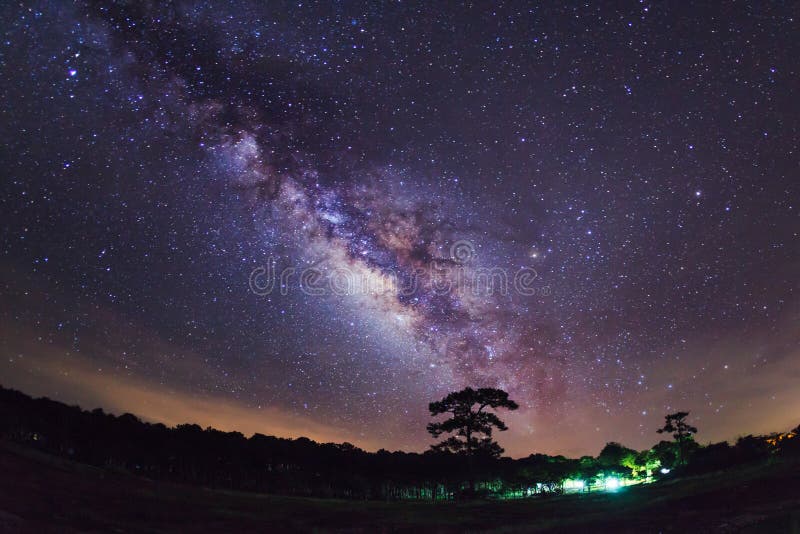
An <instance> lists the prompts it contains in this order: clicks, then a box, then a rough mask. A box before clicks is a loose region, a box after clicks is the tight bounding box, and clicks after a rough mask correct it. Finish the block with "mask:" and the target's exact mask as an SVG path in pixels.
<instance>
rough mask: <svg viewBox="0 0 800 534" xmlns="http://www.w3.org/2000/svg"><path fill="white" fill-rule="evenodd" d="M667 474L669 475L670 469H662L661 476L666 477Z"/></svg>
mask: <svg viewBox="0 0 800 534" xmlns="http://www.w3.org/2000/svg"><path fill="white" fill-rule="evenodd" d="M667 473H669V468H668V467H662V468H661V474H662V475H666V474H667Z"/></svg>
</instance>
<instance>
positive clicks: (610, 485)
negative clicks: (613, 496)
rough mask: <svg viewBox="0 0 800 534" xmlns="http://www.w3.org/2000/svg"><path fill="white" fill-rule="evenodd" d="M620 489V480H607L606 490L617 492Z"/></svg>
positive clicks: (612, 478)
mask: <svg viewBox="0 0 800 534" xmlns="http://www.w3.org/2000/svg"><path fill="white" fill-rule="evenodd" d="M618 488H619V479H618V478H614V477H609V478H607V479H606V489H609V490H615V489H618Z"/></svg>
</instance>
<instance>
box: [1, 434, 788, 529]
mask: <svg viewBox="0 0 800 534" xmlns="http://www.w3.org/2000/svg"><path fill="white" fill-rule="evenodd" d="M78 531H80V532H87V531H89V532H276V531H279V532H287V531H321V532H325V531H347V532H395V531H401V532H403V531H406V532H408V531H415V532H463V531H492V532H543V531H544V532H553V531H554V532H572V531H574V532H800V465H797V464H775V465H768V466H760V467H755V466H754V467H749V468H746V469H739V470H736V471H731V472H725V473H716V474H711V475H706V476H703V477H696V478H690V479H685V480H677V481H669V482H660V483H657V484H652V485H649V486H639V487H630V488H625V489H623V490H620V491H618V492H617V493H595V494H591V495H568V496H561V497H551V498H535V499H527V500H517V501H501V502H496V501H493V502H472V503H409V502H403V503H383V502H363V501H341V500H324V499H306V498H294V497H280V496H273V495H257V494H248V493H235V492H227V491H219V490H210V489H205V488H198V487H191V486H182V485H177V484H169V483H164V482H155V481H151V480H146V479H142V478H137V477H134V476H130V475H127V474H124V473H117V472H109V471H104V470H101V469H97V468H93V467H88V466H85V465H80V464H75V463H71V462H68V461H64V460H61V459H59V458H55V457H52V456H47V455H43V454H40V453H37V452H34V451H29V450H23V449H18V448H16V447H11V446H6V445H1V446H0V532H78Z"/></svg>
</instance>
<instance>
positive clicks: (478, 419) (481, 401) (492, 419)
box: [428, 388, 519, 459]
mask: <svg viewBox="0 0 800 534" xmlns="http://www.w3.org/2000/svg"><path fill="white" fill-rule="evenodd" d="M487 408H492V409H497V408H507V409H509V410H516V409H517V408H519V405H518V404H517V403H516V402H514V401H513V400H511V399H509V398H508V393H506V392H505V391H503V390H502V389H494V388H480V389H477V390H475V389H472V388H466V389H462V390H461V391H455V392H453V393H450V394H449V395H448V396H446V397H445V398H443V399H442V400H440V401H438V402H432V403H430V405H428V409H429V410H430V412H431V415H432V416H434V417H436V416H437V415H441V414H444V413H447V414H451V416H450V418H449V419H446V420H444V421H441V422H439V423H429V424H428V432H430V433H431V435H432V436H433V437H435V438H438V437H439V436H441V435H442V434H447V433H453V435H451V436H450V437H449V438H447V439H445V440H444V441H442V442H440V443H437V444H436V445H431V449H433V450H435V451H443V452H452V453H456V454H463V455H466V456H467V457H469V458H470V459H471V458H473V457H474V456H477V455H486V456H489V457H492V458H497V457H499V456H500V455H501V454H502V453H503V449H502V447H500V445H498V444H497V442H495V441H494V440H493V439H492V431H493V430H494V429H497V430H501V431H502V430H508V427H507V426H506V425H505V423H503V421H501V420H500V418H499V417H497V416H496V415H495V414H494V413H492V412H489V411H486V409H487Z"/></svg>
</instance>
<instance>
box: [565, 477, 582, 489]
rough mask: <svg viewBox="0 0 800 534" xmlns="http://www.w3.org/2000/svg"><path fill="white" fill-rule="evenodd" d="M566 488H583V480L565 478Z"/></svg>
mask: <svg viewBox="0 0 800 534" xmlns="http://www.w3.org/2000/svg"><path fill="white" fill-rule="evenodd" d="M564 488H565V489H583V480H569V479H568V480H565V481H564Z"/></svg>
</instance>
